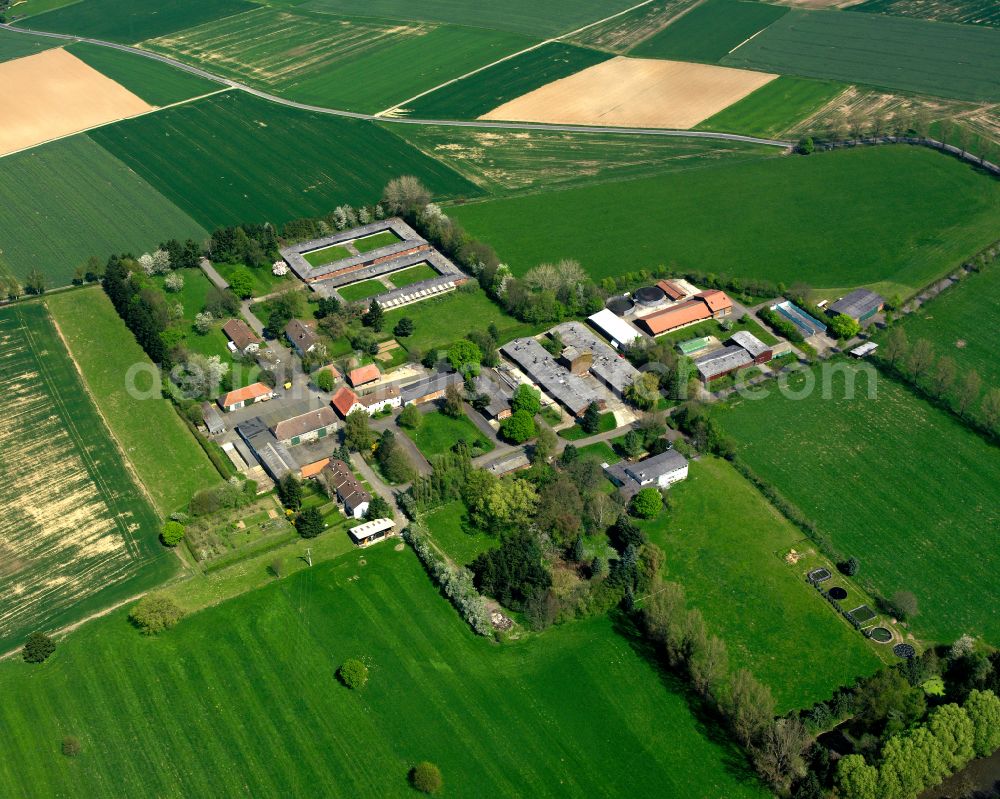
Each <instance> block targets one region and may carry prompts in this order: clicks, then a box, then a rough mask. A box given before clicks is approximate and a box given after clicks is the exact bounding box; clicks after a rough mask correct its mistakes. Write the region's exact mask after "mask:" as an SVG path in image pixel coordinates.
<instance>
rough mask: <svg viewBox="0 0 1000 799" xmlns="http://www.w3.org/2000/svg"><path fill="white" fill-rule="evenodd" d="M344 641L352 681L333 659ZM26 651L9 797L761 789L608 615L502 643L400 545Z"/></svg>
mask: <svg viewBox="0 0 1000 799" xmlns="http://www.w3.org/2000/svg"><path fill="white" fill-rule="evenodd" d="M341 534H342V533H341ZM348 658H361V659H363V660H364V661H365V662H367V663H368V664H369V673H370V677H369V680H368V683H367V685H366V686H365V687H364V688H362V689H360V690H356V691H351V690H349V689H347V688H345V687H343V686H342V685H341V684H340V683H339V682H338V681H337V679H336V677H335V672H336V670H337V668H338V667H339V666H340V665H341V664H342V663H343V662H344V661H345V660H346V659H348ZM28 669H29V667H28V666H27V665H26V664H24V663H21V662H8V663H0V691H3V692H4V694H5V695H11V693H12V692H16V694H17V696H18V701H17V702H5V703H3V704H2V705H0V726H2V728H3V729H4V730H5V731H6V732H7V737H8V738H9V741H10V743H9V747H8V752H7V755H8V756H7V757H5V758H4V759H3V762H2V764H0V794H3V795H5V796H20V795H25V794H26V793H31V792H34V793H35V794H37V795H41V796H58V795H67V794H73V795H81V796H87V797H90V798H91V799H101V798H102V797H120V796H212V797H218V798H219V799H222V798H223V797H244V796H279V795H282V796H323V797H352V799H356V798H359V797H360V798H363V797H379V799H381V798H382V797H401V798H402V797H407V796H413V795H414V793H413V790H412V789H411V788H410V787H409V785H408V783H407V779H406V775H407V772H408V770H409V769H410V768H411V767H412V766H413V764H414V763H416V762H418V761H421V760H430V761H432V762H434V763H436V764H437V765H438V766H439V767H440V769H441V772H442V775H443V778H444V789H443V791H442V795H447V796H449V797H481V796H532V797H555V796H612V795H619V794H620V793H621V792H622V791H624V790H627V792H628V794H629V796H632V797H637V798H639V797H647V796H648V797H663V796H678V797H679V796H683V797H689V798H690V799H717V798H718V797H722V796H724V797H727V798H728V799H763V797H764V796H766V795H767V794H766V792H765V791H763V790H762V789H761V788H759V787H758V786H757V785H756V783H755V781H754V779H753V778H752V777H750V776H748V775H747V768H746V766H745V765H744V761H743V760H742V757H741V755H740V754H739V752H738V751H737V750H735V749H734V748H732V747H730V746H729V745H727V744H726V743H725V741H724V740H720V738H719V737H718V736H712V737H709V736H707V735H706V733H705V732H704V728H703V726H702V723H701V722H700V721H698V720H696V719H695V718H694V716H692V714H691V712H690V710H689V709H688V706H687V703H686V700H685V699H684V698H683V696H682V695H681V694H680V693H677V692H675V690H674V683H673V681H672V680H671V679H670V678H669V677H666V676H665V675H664V674H663V673H662V672H660V671H658V670H657V668H656V667H655V666H653V665H651V664H650V663H649V662H648V661H646V660H645V659H644V658H643V656H642V655H641V654H639V652H638V651H637V650H636V649H635V648H634V646H633V644H632V642H630V641H629V640H628V639H627V638H625V637H622V636H621V635H619V634H618V633H617V632H616V631H615V629H614V628H613V626H612V623H611V622H610V621H609V620H607V619H606V618H595V619H591V620H587V621H580V622H574V623H570V624H566V625H563V626H561V627H559V628H556V629H553V630H551V631H549V632H546V633H545V635H544V636H543V637H536V638H533V639H531V640H526V641H521V642H517V643H514V644H509V645H501V646H498V645H496V644H492V643H489V642H487V641H486V640H484V639H482V638H479V637H476V636H474V635H473V634H472V633H471V632H470V631H469V630H468V628H467V627H466V625H465V624H464V622H462V621H461V620H460V618H459V617H458V615H457V614H456V613H455V611H454V609H453V608H452V607H451V606H450V605H449V604H448V602H447V600H445V599H444V598H443V597H441V596H440V594H439V592H438V590H437V589H436V588H434V587H433V585H432V584H431V583H430V581H429V580H428V578H427V576H426V575H425V573H424V572H423V569H422V568H421V567H420V565H419V563H418V561H417V559H416V557H415V556H414V555H413V553H412V552H411V551H410V550H409V549H405V550H402V551H395V550H394V548H393V546H392V544H379V545H376V546H375V547H373V548H371V549H369V550H366V551H365V552H364V553H359V552H357V551H354V552H351V553H348V554H346V555H344V556H343V557H341V558H339V559H337V560H334V561H328V562H325V563H322V564H317V565H315V566H313V567H312V568H310V569H306V570H304V571H301V572H299V573H297V574H295V575H293V576H289V577H286V578H283V579H281V580H279V581H275V582H273V583H272V584H271V585H270V586H268V587H266V588H263V589H261V590H258V591H255V592H253V593H249V594H245V595H243V596H242V597H239V598H237V599H235V600H231V601H229V602H226V603H223V604H222V605H219V606H216V607H214V608H209V609H207V610H204V611H201V612H199V613H197V614H195V615H192V616H190V617H189V618H187V619H185V620H183V621H181V623H180V624H179V625H178V626H177V627H176V628H174V629H173V630H170V631H169V632H167V633H166V634H163V635H160V636H157V637H155V638H144V637H143V636H141V635H139V634H138V633H137V631H136V630H134V629H132V628H131V627H130V626H129V624H128V623H127V621H126V620H125V614H124V611H122V612H117V613H115V614H112V615H111V616H109V617H107V618H106V619H101V620H98V621H96V622H94V623H92V624H91V625H89V626H88V627H86V628H85V629H83V630H80V631H79V632H78V633H76V634H74V635H73V636H72V637H71V638H70V639H69V640H68V641H66V642H64V643H63V644H62V645H61V646H60V648H59V650H58V651H57V652H56V654H55V655H54V656H53V657H52V658H50V659H49V661H47V662H46V663H45V664H43V665H42V666H41V667H38V668H36V669H34V670H33V671H30V672H29V670H28ZM29 674H30V677H29ZM596 720H599V721H600V723H595V721H596ZM68 734H71V735H76V736H77V737H78V738H79V739H80V741H81V744H82V752H81V754H80V756H79V757H78V758H75V759H69V758H66V757H63V756H62V755H61V754H60V753H59V742H60V740H61V737H62V736H63V735H68ZM29 753H30V754H29Z"/></svg>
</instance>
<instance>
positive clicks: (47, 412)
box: [0, 303, 177, 652]
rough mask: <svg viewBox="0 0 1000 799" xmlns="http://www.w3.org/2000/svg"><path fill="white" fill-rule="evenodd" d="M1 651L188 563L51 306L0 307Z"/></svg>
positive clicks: (120, 598) (111, 602)
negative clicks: (166, 536) (171, 548)
mask: <svg viewBox="0 0 1000 799" xmlns="http://www.w3.org/2000/svg"><path fill="white" fill-rule="evenodd" d="M0 353H2V354H0V398H2V399H0V553H2V555H3V558H2V561H3V563H2V566H0V571H2V574H3V581H2V584H0V586H2V587H0V652H6V651H7V650H8V649H11V648H13V647H15V646H19V645H20V644H21V643H22V641H23V638H24V636H25V635H26V634H28V633H30V632H33V631H35V630H53V629H56V628H58V627H60V626H63V625H65V624H68V623H70V622H73V621H77V620H79V619H81V618H83V617H85V616H87V615H88V614H89V613H92V612H94V611H96V610H99V609H101V608H103V607H107V606H108V605H111V604H114V603H115V602H118V601H121V600H123V599H126V598H128V597H130V596H132V595H134V594H135V593H136V592H139V591H143V590H145V589H146V588H149V587H150V586H152V585H155V584H156V583H158V582H160V581H162V580H164V579H166V578H168V577H169V576H170V575H171V574H172V573H173V572H174V571H175V569H176V566H177V561H176V560H175V558H174V557H173V555H171V554H170V553H169V552H167V551H166V550H165V549H164V548H163V547H162V546H160V544H159V542H158V540H157V536H158V534H159V529H160V523H159V519H157V516H156V514H155V513H154V512H153V509H152V508H151V507H150V505H149V503H148V502H147V501H146V499H145V498H144V497H143V495H142V494H141V493H140V491H139V487H138V486H137V485H135V483H134V482H133V481H132V479H131V477H130V476H129V473H128V471H127V470H126V468H125V464H124V462H123V461H122V457H121V455H120V453H119V452H118V450H117V448H116V447H115V445H114V442H113V441H112V440H111V438H110V436H109V435H108V431H107V428H106V427H105V426H104V424H103V423H102V422H101V419H100V417H99V416H98V414H97V411H96V409H95V408H94V406H93V405H92V404H91V402H90V399H89V398H88V397H87V395H86V394H85V393H84V391H83V387H82V385H81V383H80V378H79V376H78V375H77V373H76V371H75V370H74V368H73V364H72V362H71V361H70V359H69V356H68V355H67V353H66V349H65V347H64V346H63V344H62V342H61V341H60V340H59V335H58V333H57V332H56V329H55V327H54V325H53V324H52V320H51V318H50V317H49V315H48V314H47V313H46V311H45V308H44V306H42V305H41V304H40V303H31V304H19V305H16V306H13V307H10V308H4V309H2V310H0Z"/></svg>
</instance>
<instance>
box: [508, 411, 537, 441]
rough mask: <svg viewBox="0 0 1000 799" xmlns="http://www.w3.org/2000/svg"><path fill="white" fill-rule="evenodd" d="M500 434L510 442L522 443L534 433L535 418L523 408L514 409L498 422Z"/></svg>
mask: <svg viewBox="0 0 1000 799" xmlns="http://www.w3.org/2000/svg"><path fill="white" fill-rule="evenodd" d="M500 435H501V436H503V437H504V439H505V440H506V441H509V442H510V443H511V444H523V443H524V442H525V441H527V440H528V439H529V438H531V437H532V436H534V435H535V419H534V417H533V416H532V415H531V414H530V413H528V412H527V411H525V410H520V411H515V412H514V413H512V414H511V415H510V416H508V417H507V418H506V419H504V420H503V421H502V422H501V423H500Z"/></svg>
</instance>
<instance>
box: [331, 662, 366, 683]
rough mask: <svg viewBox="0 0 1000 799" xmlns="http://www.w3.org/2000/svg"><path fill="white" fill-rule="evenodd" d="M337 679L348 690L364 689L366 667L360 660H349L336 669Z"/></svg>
mask: <svg viewBox="0 0 1000 799" xmlns="http://www.w3.org/2000/svg"><path fill="white" fill-rule="evenodd" d="M337 677H338V678H339V679H340V681H341V682H342V683H343V684H344V685H346V686H347V687H348V688H351V689H354V690H356V689H358V688H364V687H365V685H367V684H368V667H367V666H366V665H365V664H364V663H362V662H361V661H360V660H358V659H356V658H351V659H350V660H345V661H344V662H343V664H342V665H341V667H340V668H339V669H337Z"/></svg>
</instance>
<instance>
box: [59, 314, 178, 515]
mask: <svg viewBox="0 0 1000 799" xmlns="http://www.w3.org/2000/svg"><path fill="white" fill-rule="evenodd" d="M45 311H46V313H48V315H49V316H50V317H51V319H52V325H53V327H55V329H56V334H57V335H58V336H59V340H60V341H61V342H62V344H63V347H65V348H66V353H67V354H68V355H69V360H70V362H71V363H72V364H73V368H74V369H76V373H77V374H78V375H79V376H80V382H81V383H82V384H83V390H84V391H85V392H86V393H87V397H88V398H89V399H90V401H91V403H93V405H94V408H95V409H96V410H97V415H98V416H99V417H100V418H101V422H102V423H103V424H104V427H105V429H106V430H107V431H108V435H109V436H110V438H111V440H112V441H113V442H114V445H115V447H116V448H117V449H118V452H119V453H120V454H121V456H122V460H123V462H124V463H125V468H126V469H128V472H129V476H130V477H131V478H132V481H133V482H134V483H135V484H136V485H137V486H138V488H139V491H140V492H141V493H142V495H143V496H144V497H145V498H146V501H147V502H148V503H149V506H150V507H151V508H152V509H153V512H154V513H156V515H157V516H159V506H158V505H157V503H156V502H155V501H154V500H153V495H152V494H150V493H149V489H147V488H146V484H145V483H143V482H142V480H140V479H139V472H138V470H137V469H136V468H135V464H134V463H132V459H131V458H130V457H129V456H128V453H127V452H126V451H125V447H123V446H122V442H121V441H119V440H118V436H116V435H115V432H114V430H112V429H111V425H110V424H109V423H108V419H107V417H106V416H105V415H104V411H102V410H101V406H100V405H99V404H98V402H97V397H95V396H94V392H93V391H92V390H91V388H90V384H89V383H88V382H87V376H86V375H85V374H84V373H83V369H81V368H80V364H79V363H78V362H77V360H76V356H75V355H74V354H73V350H72V349H71V348H70V346H69V341H68V340H67V339H66V336H65V335H63V332H62V328H61V327H59V322H58V321H57V320H56V317H55V314H53V313H52V311H51V310H50V309H49V306H48V303H45Z"/></svg>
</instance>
